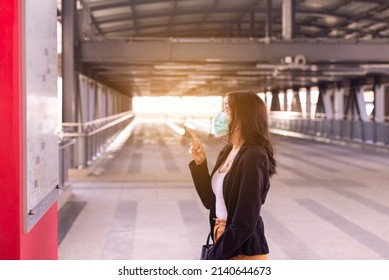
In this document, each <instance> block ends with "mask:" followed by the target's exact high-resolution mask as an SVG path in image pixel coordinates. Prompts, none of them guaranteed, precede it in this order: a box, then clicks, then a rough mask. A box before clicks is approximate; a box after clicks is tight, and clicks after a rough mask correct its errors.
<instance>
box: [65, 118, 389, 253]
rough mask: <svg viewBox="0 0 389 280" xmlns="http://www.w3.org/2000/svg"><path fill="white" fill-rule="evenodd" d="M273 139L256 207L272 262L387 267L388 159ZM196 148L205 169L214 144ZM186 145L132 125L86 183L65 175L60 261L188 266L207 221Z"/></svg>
mask: <svg viewBox="0 0 389 280" xmlns="http://www.w3.org/2000/svg"><path fill="white" fill-rule="evenodd" d="M273 137H274V142H275V148H276V156H277V160H278V167H279V168H278V173H279V174H278V175H276V176H274V177H273V180H272V186H271V191H270V193H269V196H268V199H267V202H266V204H265V205H264V207H263V208H262V215H263V218H264V222H265V225H266V230H267V232H266V234H267V238H268V241H269V246H270V250H271V259H305V260H307V259H308V260H309V259H388V258H389V236H388V234H387V233H388V232H389V206H388V202H389V200H388V196H387V191H388V190H387V182H388V180H389V173H388V172H387V170H388V165H389V158H388V154H387V153H381V152H375V151H373V150H365V149H359V148H351V147H343V146H339V145H332V144H325V143H320V142H313V141H307V140H303V139H296V138H287V137H283V136H277V135H274V136H273ZM202 140H203V142H204V144H205V149H206V151H207V155H208V158H209V162H210V165H212V164H213V163H214V160H215V157H216V156H217V152H218V150H219V149H220V148H221V147H222V145H223V144H222V142H221V141H220V140H217V139H215V138H210V137H208V135H205V134H204V135H203V136H202ZM190 141H191V139H190V138H189V137H187V136H180V135H178V134H176V133H175V132H174V131H173V130H172V129H171V128H170V127H169V126H168V125H166V123H163V122H160V123H152V122H136V124H135V125H134V126H133V128H132V135H131V137H130V138H129V139H128V140H127V141H126V142H125V143H124V145H123V146H122V148H121V149H120V150H117V151H113V152H112V153H110V154H108V155H107V156H106V157H105V158H104V160H102V161H101V162H100V164H99V165H98V166H96V167H94V168H93V169H90V170H89V171H90V172H89V175H88V174H87V172H86V171H85V170H84V171H73V172H72V173H71V175H70V182H71V184H72V187H73V196H72V197H71V199H70V200H69V201H68V202H67V203H66V204H65V205H64V206H63V207H62V209H61V210H60V212H59V218H60V219H59V222H60V224H61V225H62V228H61V229H60V237H61V238H60V241H61V243H60V245H59V257H60V259H197V258H198V257H199V253H200V252H199V250H200V246H201V245H202V244H203V243H204V241H205V238H206V235H207V232H208V222H207V215H208V214H207V211H206V210H205V209H204V208H203V206H202V205H201V202H200V200H199V198H198V196H197V194H196V192H195V190H194V187H193V185H192V182H191V178H190V174H189V171H188V168H187V164H188V162H189V160H190V155H189V154H188V147H189V143H190Z"/></svg>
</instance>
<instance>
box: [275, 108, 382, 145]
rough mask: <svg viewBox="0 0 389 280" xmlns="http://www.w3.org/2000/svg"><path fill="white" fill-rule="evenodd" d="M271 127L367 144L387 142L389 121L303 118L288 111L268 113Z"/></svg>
mask: <svg viewBox="0 0 389 280" xmlns="http://www.w3.org/2000/svg"><path fill="white" fill-rule="evenodd" d="M269 126H270V128H271V129H276V130H283V131H291V132H297V133H301V134H305V135H311V136H321V137H325V138H332V139H340V140H347V141H355V142H362V143H368V144H377V145H388V144H389V123H387V122H383V123H379V122H374V121H367V122H366V121H361V120H351V119H346V120H345V119H340V120H335V119H325V118H316V119H310V118H303V117H302V116H301V114H298V113H297V114H288V112H286V113H283V112H271V113H269Z"/></svg>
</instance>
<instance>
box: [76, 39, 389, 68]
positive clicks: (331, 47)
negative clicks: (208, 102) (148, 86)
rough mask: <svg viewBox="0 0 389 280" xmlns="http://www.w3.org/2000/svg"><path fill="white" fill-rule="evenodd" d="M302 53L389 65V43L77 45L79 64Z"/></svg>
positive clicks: (268, 58)
mask: <svg viewBox="0 0 389 280" xmlns="http://www.w3.org/2000/svg"><path fill="white" fill-rule="evenodd" d="M298 54H302V55H304V56H305V58H306V60H307V62H308V63H315V62H320V61H331V62H363V63H369V62H389V44H387V42H383V41H371V42H364V43H357V42H350V41H339V40H336V41H328V42H326V41H322V42H320V41H317V40H311V41H306V42H301V41H290V42H283V41H273V42H271V43H269V44H266V43H262V42H257V41H255V40H236V41H234V40H230V41H227V40H223V39H220V40H211V39H203V40H200V39H198V40H195V39H186V40H185V39H176V40H150V41H132V42H126V41H101V42H96V41H85V42H81V43H80V45H79V61H80V62H83V63H88V62H91V63H93V62H111V63H115V62H132V63H137V62H142V63H143V62H152V63H159V62H181V63H187V62H201V63H203V62H206V61H207V60H208V61H209V60H212V61H220V62H222V63H223V62H264V63H280V61H281V59H282V58H284V57H285V56H295V55H298Z"/></svg>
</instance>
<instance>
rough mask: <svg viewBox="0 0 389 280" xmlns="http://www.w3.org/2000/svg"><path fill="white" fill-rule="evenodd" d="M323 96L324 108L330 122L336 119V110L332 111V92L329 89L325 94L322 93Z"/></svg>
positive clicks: (324, 91)
mask: <svg viewBox="0 0 389 280" xmlns="http://www.w3.org/2000/svg"><path fill="white" fill-rule="evenodd" d="M320 94H322V100H323V106H324V112H325V114H326V118H327V119H328V120H332V119H333V118H334V110H333V109H332V108H333V106H332V100H331V95H332V90H331V89H327V90H323V92H320Z"/></svg>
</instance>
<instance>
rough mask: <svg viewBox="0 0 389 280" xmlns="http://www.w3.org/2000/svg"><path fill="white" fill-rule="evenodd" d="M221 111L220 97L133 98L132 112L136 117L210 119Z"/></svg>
mask: <svg viewBox="0 0 389 280" xmlns="http://www.w3.org/2000/svg"><path fill="white" fill-rule="evenodd" d="M221 109H222V97H221V96H202V97H197V96H161V97H157V96H135V97H133V111H134V113H135V114H137V115H142V116H145V115H146V116H147V115H149V116H150V115H152V116H155V117H158V118H164V117H165V118H170V117H174V118H177V117H192V116H196V117H199V116H201V117H212V116H214V115H216V114H217V112H219V111H220V110H221Z"/></svg>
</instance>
